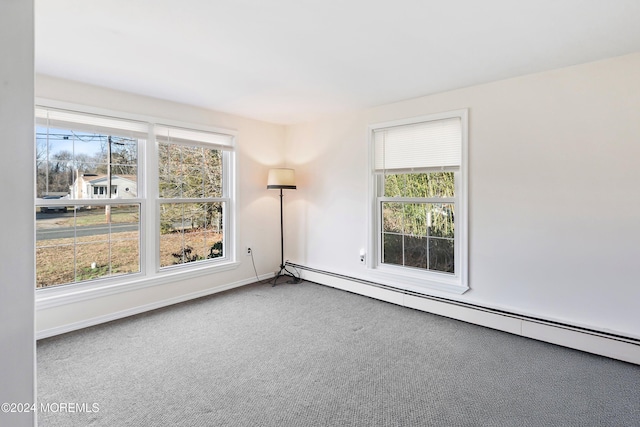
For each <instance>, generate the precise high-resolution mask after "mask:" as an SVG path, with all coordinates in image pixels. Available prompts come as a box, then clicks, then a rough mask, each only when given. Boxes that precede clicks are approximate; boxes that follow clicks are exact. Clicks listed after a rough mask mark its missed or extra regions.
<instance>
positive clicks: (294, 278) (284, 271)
mask: <svg viewBox="0 0 640 427" xmlns="http://www.w3.org/2000/svg"><path fill="white" fill-rule="evenodd" d="M283 276H289V277H291V280H287V281H286V283H300V278H299V277H297V276H296V275H295V274H293V273H292V272H290V271H289V270H287V267H286V266H284V265H281V266H280V271H278V273H277V274H276V276H275V277H274V278H273V285H271V287H274V286H275V285H277V284H278V283H277V282H278V279H279V278H280V277H283Z"/></svg>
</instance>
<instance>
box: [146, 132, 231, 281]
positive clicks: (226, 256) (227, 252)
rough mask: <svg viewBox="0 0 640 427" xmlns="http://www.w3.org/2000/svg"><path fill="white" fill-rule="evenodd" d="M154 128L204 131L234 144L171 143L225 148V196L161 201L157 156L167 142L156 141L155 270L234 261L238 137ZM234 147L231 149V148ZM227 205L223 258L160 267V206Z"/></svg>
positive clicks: (223, 154)
mask: <svg viewBox="0 0 640 427" xmlns="http://www.w3.org/2000/svg"><path fill="white" fill-rule="evenodd" d="M154 127H155V128H173V129H186V130H189V131H194V133H198V132H201V133H203V134H224V135H226V136H228V137H231V141H232V142H231V145H230V146H228V147H226V148H227V149H225V147H220V146H217V145H215V144H209V143H207V142H203V141H198V140H193V143H191V144H190V143H189V142H185V141H181V142H169V143H171V144H176V145H184V146H200V147H203V148H208V149H216V148H220V149H222V196H221V197H207V198H162V197H160V194H159V185H158V182H159V177H158V167H159V160H158V159H157V153H158V152H159V148H158V146H159V144H161V143H164V142H165V141H162V142H161V141H160V140H159V139H158V138H157V137H156V139H155V154H156V162H155V164H154V175H155V179H156V186H155V188H156V191H155V199H156V200H155V207H156V212H157V213H156V235H157V236H156V237H157V239H156V251H155V252H156V260H155V265H156V271H157V272H161V271H172V270H178V271H179V270H181V269H190V268H193V267H194V265H206V264H214V265H215V264H225V263H228V262H229V261H231V260H234V259H235V239H233V238H229V239H227V230H231V236H230V237H232V236H234V235H235V233H233V229H234V225H235V222H234V218H235V215H233V214H232V212H233V209H234V203H233V200H234V197H232V194H235V191H234V189H235V179H234V174H233V165H234V164H235V161H234V160H235V158H234V153H235V152H234V151H233V148H234V147H235V134H231V133H225V132H220V131H219V130H215V131H214V130H211V129H208V130H204V129H203V128H202V127H197V128H196V127H193V126H190V127H189V128H186V127H185V126H177V125H175V124H171V125H170V124H168V123H165V122H163V123H161V124H160V123H157V124H155V126H154ZM228 148H231V149H228ZM217 202H221V203H224V205H225V209H224V210H223V216H222V229H223V233H224V234H223V236H224V237H223V256H221V257H220V258H215V259H207V260H201V261H197V262H196V263H181V264H175V265H169V266H164V267H162V266H161V265H160V264H161V262H160V205H161V204H165V203H177V204H181V203H217Z"/></svg>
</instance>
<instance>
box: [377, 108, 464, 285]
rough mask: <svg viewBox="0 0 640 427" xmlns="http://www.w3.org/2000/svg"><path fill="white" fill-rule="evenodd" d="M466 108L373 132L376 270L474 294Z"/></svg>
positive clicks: (385, 125) (411, 281)
mask: <svg viewBox="0 0 640 427" xmlns="http://www.w3.org/2000/svg"><path fill="white" fill-rule="evenodd" d="M466 129H467V113H466V110H463V111H456V112H451V113H445V114H439V115H434V116H429V117H421V118H417V119H410V120H403V121H399V122H393V123H383V124H379V125H374V126H372V127H371V141H372V143H371V146H372V152H373V156H372V161H373V165H372V166H373V167H372V170H373V175H372V181H373V185H372V188H373V189H374V195H373V198H374V205H373V206H374V209H373V211H372V213H371V217H372V224H374V228H373V229H372V234H373V235H372V238H371V243H372V244H371V246H372V248H371V249H372V253H374V254H375V257H374V262H373V264H372V265H371V267H373V268H375V269H377V270H378V271H380V272H383V273H388V274H393V275H395V276H397V277H400V278H404V279H406V280H405V283H407V284H408V285H409V286H408V287H410V288H413V289H418V288H420V287H423V286H428V287H435V288H439V289H443V290H452V291H458V292H459V291H464V290H466V286H467V283H466V280H467V279H466V276H467V274H466V273H467V260H466V258H467V230H466V228H467V227H466V222H467V220H466V218H467V206H466V203H467V197H466V179H467V178H466V164H467V162H466V151H467V150H466V140H467V137H466Z"/></svg>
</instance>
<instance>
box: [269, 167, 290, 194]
mask: <svg viewBox="0 0 640 427" xmlns="http://www.w3.org/2000/svg"><path fill="white" fill-rule="evenodd" d="M274 188H275V189H278V188H287V189H289V190H295V189H296V175H295V171H294V170H293V169H283V168H278V169H269V178H268V179H267V189H274Z"/></svg>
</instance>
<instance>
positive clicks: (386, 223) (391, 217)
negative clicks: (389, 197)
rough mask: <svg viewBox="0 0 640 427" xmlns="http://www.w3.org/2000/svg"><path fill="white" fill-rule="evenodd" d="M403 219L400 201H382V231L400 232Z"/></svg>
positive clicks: (402, 228)
mask: <svg viewBox="0 0 640 427" xmlns="http://www.w3.org/2000/svg"><path fill="white" fill-rule="evenodd" d="M403 220H404V214H403V206H402V203H382V231H388V232H393V233H402V232H403V230H404V225H403Z"/></svg>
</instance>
